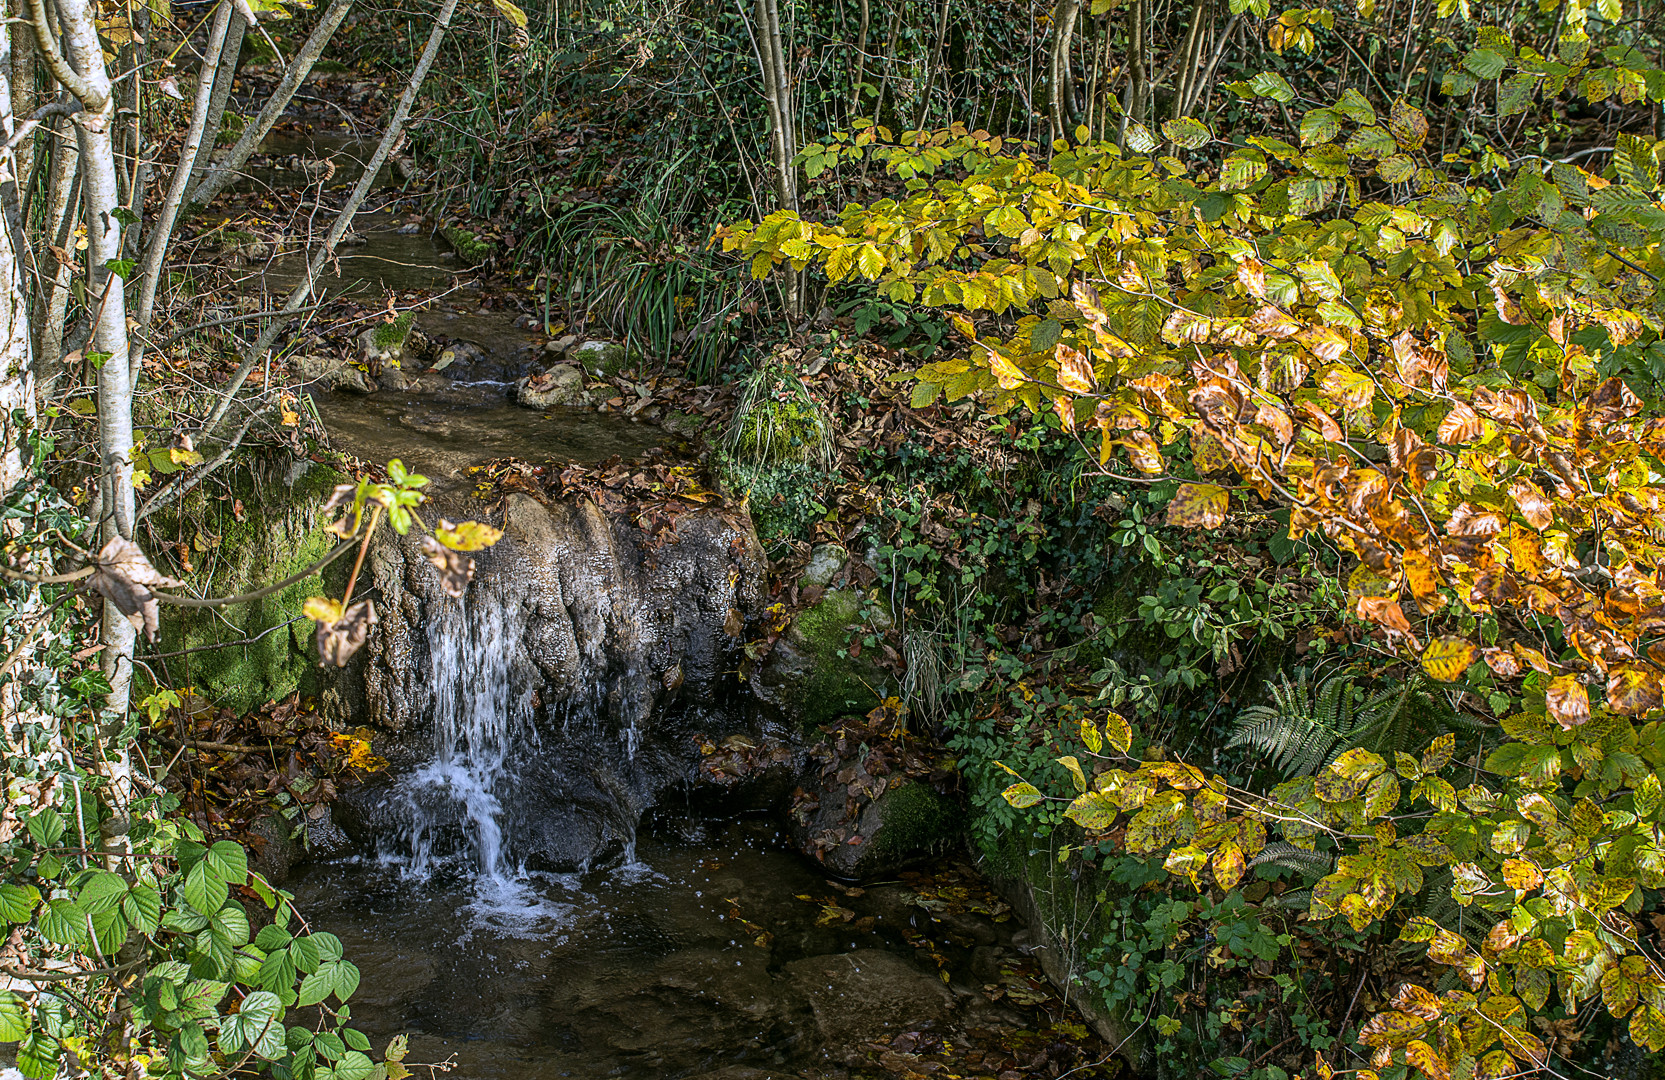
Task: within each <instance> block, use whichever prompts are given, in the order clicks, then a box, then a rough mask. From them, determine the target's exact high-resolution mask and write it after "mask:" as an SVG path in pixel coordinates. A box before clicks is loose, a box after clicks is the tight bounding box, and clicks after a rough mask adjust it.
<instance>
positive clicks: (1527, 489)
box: [1509, 480, 1555, 529]
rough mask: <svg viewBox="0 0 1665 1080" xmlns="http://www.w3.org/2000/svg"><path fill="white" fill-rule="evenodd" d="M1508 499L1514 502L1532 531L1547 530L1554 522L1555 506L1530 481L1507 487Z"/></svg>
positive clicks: (1517, 482)
mask: <svg viewBox="0 0 1665 1080" xmlns="http://www.w3.org/2000/svg"><path fill="white" fill-rule="evenodd" d="M1509 497H1510V498H1511V499H1514V500H1515V505H1516V506H1518V507H1520V513H1521V516H1522V517H1524V518H1525V519H1526V520H1527V521H1528V522H1529V523H1530V524H1531V526H1532V527H1533V528H1534V529H1547V528H1549V526H1550V525H1551V524H1552V523H1553V522H1554V521H1555V504H1554V503H1552V502H1550V501H1549V498H1548V497H1547V496H1545V495H1544V493H1543V492H1542V491H1540V490H1539V489H1538V485H1537V484H1534V483H1533V482H1532V481H1530V480H1517V481H1515V482H1514V483H1513V484H1510V485H1509Z"/></svg>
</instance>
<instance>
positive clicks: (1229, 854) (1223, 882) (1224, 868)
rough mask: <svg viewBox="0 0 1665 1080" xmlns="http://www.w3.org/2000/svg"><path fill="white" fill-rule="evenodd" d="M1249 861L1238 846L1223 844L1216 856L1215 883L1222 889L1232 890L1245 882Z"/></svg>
mask: <svg viewBox="0 0 1665 1080" xmlns="http://www.w3.org/2000/svg"><path fill="white" fill-rule="evenodd" d="M1246 866H1247V860H1245V859H1244V858H1243V849H1242V848H1240V847H1238V846H1237V845H1236V844H1230V843H1228V844H1222V845H1220V850H1219V852H1218V853H1216V854H1215V856H1214V883H1215V884H1216V885H1218V886H1220V888H1222V889H1232V888H1234V887H1236V885H1237V883H1238V882H1239V881H1242V880H1243V871H1244V869H1245V867H1246Z"/></svg>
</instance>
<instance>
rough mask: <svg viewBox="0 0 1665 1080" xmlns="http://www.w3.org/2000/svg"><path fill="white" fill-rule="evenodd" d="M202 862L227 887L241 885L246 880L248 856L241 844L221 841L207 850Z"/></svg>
mask: <svg viewBox="0 0 1665 1080" xmlns="http://www.w3.org/2000/svg"><path fill="white" fill-rule="evenodd" d="M202 861H203V862H205V863H207V864H208V869H209V870H211V871H213V873H214V876H215V877H217V878H219V879H220V880H221V881H223V882H225V883H226V884H227V885H241V884H243V882H245V881H247V880H248V877H249V856H248V852H246V851H244V850H243V845H241V844H236V843H233V842H231V841H230V840H221V841H220V842H219V843H217V844H215V845H214V846H213V847H211V848H209V849H208V853H207V854H206V855H204V856H203V859H202Z"/></svg>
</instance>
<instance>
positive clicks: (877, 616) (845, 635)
mask: <svg viewBox="0 0 1665 1080" xmlns="http://www.w3.org/2000/svg"><path fill="white" fill-rule="evenodd" d="M852 626H856V627H864V628H865V627H868V626H871V627H872V628H873V629H875V630H885V629H888V628H889V626H890V614H889V612H887V611H884V610H874V608H873V607H872V606H871V605H866V604H864V602H863V596H862V594H861V593H859V592H856V591H855V590H853V589H835V590H833V591H832V592H829V593H827V594H826V595H825V596H823V597H822V598H821V599H820V600H818V601H816V602H815V603H814V604H813V605H811V606H810V607H808V608H806V609H805V610H804V611H803V612H801V613H800V614H799V615H798V617H797V619H795V620H794V621H793V623H792V626H791V628H790V629H788V630H787V632H786V633H785V634H784V635H782V637H781V639H780V640H779V641H777V642H775V647H774V649H773V651H771V652H770V654H769V656H768V657H767V658H766V659H765V660H764V663H763V666H762V669H761V670H760V671H759V672H758V675H757V680H756V682H757V687H758V690H759V695H760V696H761V697H762V698H763V699H764V700H765V701H768V702H770V703H771V704H773V705H775V707H776V708H778V709H780V711H781V712H782V713H784V714H785V717H786V718H787V720H788V721H789V722H791V723H794V724H797V725H798V726H800V727H801V728H802V729H803V730H805V731H818V730H819V729H820V728H822V727H823V726H825V725H826V724H829V723H831V722H832V721H834V720H836V719H838V718H839V717H840V716H848V715H850V714H851V713H856V714H865V713H867V712H868V711H870V710H871V709H872V708H873V707H874V706H876V705H878V704H879V703H880V702H882V701H883V700H884V699H885V698H887V697H890V696H892V695H894V694H895V693H896V680H895V679H894V677H893V676H892V675H891V674H890V672H888V671H886V670H885V669H883V668H881V667H880V666H879V665H878V664H876V663H874V662H873V661H872V660H871V659H869V658H868V657H866V656H860V657H852V656H851V655H850V645H851V644H852V642H853V641H854V640H856V639H858V638H859V637H860V635H859V634H858V633H856V632H855V631H852V630H850V629H849V628H850V627H852Z"/></svg>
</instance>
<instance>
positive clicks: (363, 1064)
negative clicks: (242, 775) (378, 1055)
mask: <svg viewBox="0 0 1665 1080" xmlns="http://www.w3.org/2000/svg"><path fill="white" fill-rule="evenodd" d="M375 1069H376V1065H375V1063H374V1062H372V1061H371V1060H370V1059H369V1058H368V1057H366V1056H365V1055H364V1054H362V1053H360V1052H359V1051H357V1050H349V1051H347V1052H346V1053H345V1054H343V1055H341V1060H340V1061H338V1062H336V1065H335V1078H336V1080H370V1074H371V1073H372V1072H374V1071H375Z"/></svg>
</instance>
